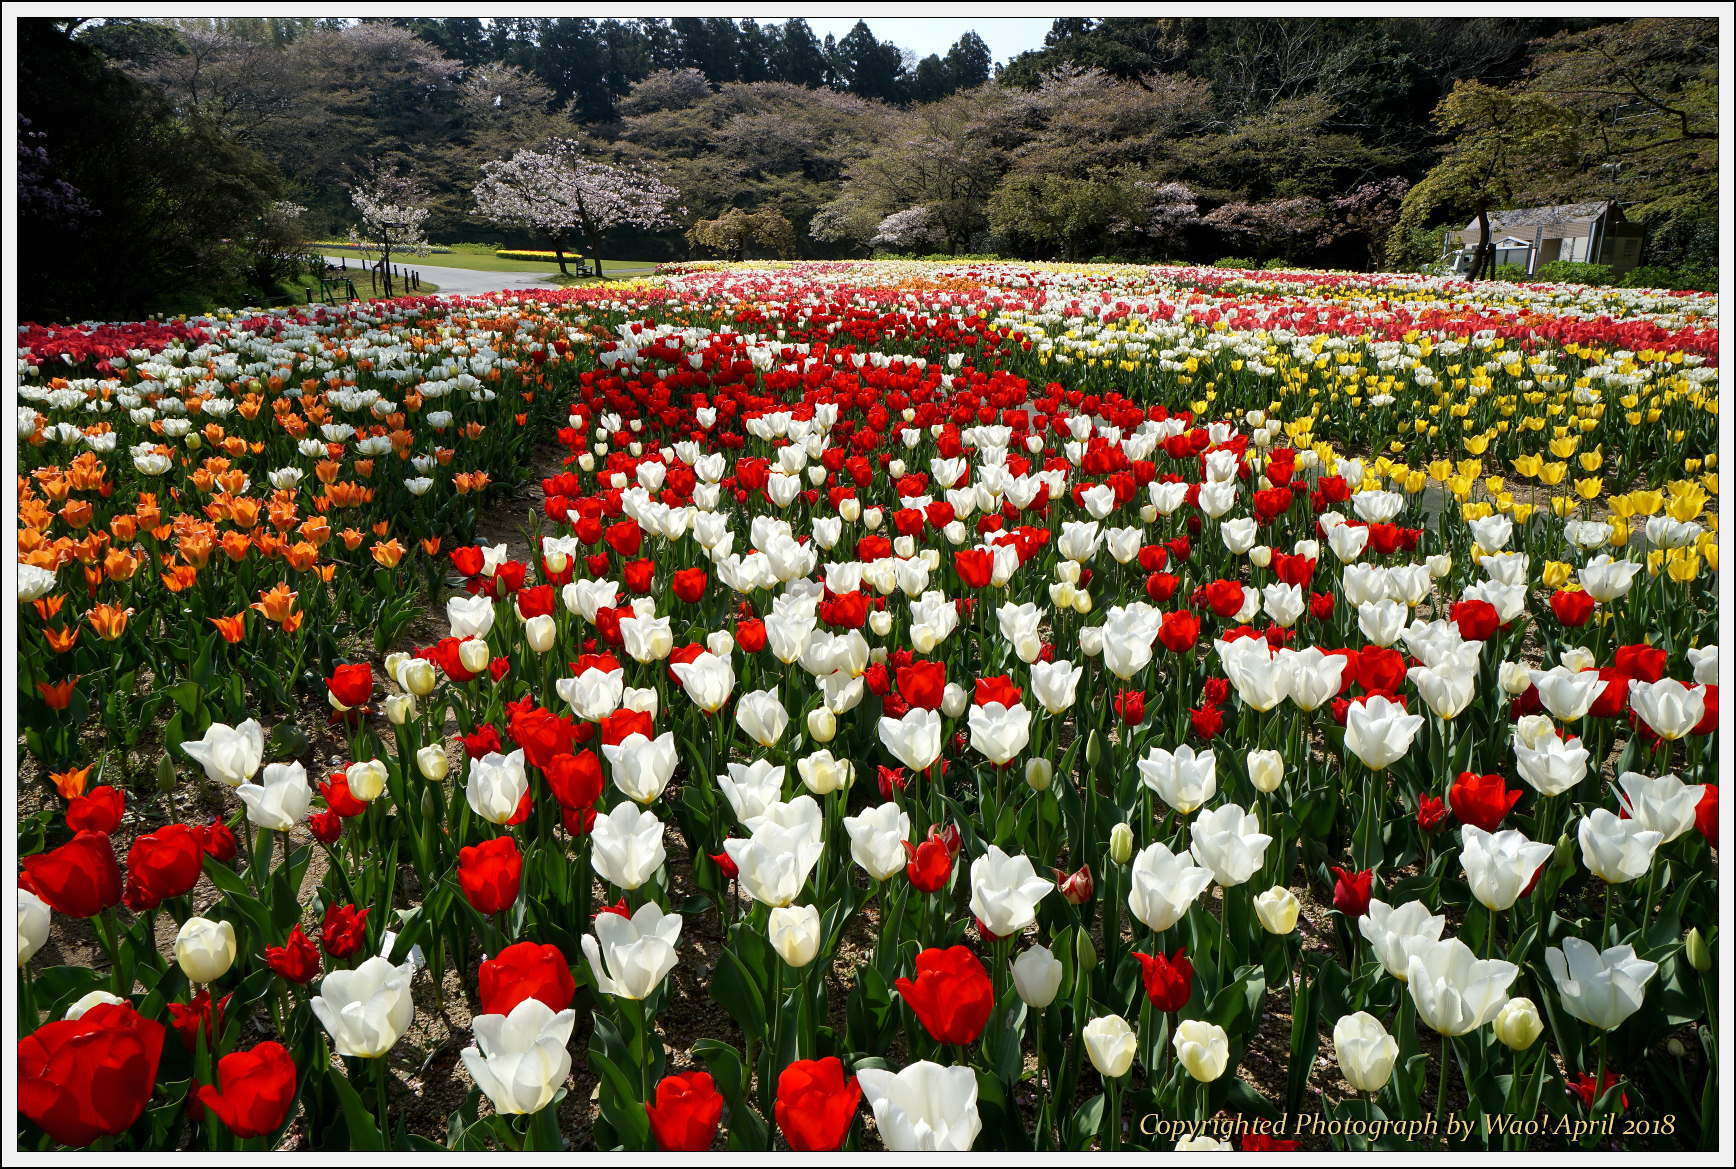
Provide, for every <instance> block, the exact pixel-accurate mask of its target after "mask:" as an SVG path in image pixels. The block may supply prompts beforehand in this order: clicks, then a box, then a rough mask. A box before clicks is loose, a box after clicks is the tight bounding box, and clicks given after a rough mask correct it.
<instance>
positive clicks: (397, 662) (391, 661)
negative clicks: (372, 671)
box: [385, 651, 410, 678]
mask: <svg viewBox="0 0 1736 1169" xmlns="http://www.w3.org/2000/svg"><path fill="white" fill-rule="evenodd" d="M408 661H410V655H409V654H407V653H404V652H402V651H399V652H398V653H390V654H387V655H386V662H385V666H386V677H388V678H396V677H397V676H398V671H399V670H401V669H403V668H404V663H405V662H408Z"/></svg>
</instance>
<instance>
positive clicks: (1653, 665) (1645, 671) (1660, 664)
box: [1613, 643, 1670, 682]
mask: <svg viewBox="0 0 1736 1169" xmlns="http://www.w3.org/2000/svg"><path fill="white" fill-rule="evenodd" d="M1613 664H1614V666H1615V668H1616V669H1618V670H1620V671H1621V672H1622V673H1624V674H1626V675H1627V676H1628V677H1630V678H1633V679H1635V680H1637V681H1640V682H1656V681H1658V680H1659V679H1661V678H1662V677H1663V676H1664V670H1665V669H1666V668H1667V667H1668V666H1669V664H1670V655H1669V654H1667V653H1665V652H1664V651H1663V650H1661V649H1659V648H1658V647H1657V646H1655V645H1645V644H1643V643H1642V644H1639V645H1624V646H1620V647H1618V648H1617V649H1616V651H1615V657H1614V659H1613Z"/></svg>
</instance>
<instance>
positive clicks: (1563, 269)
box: [1533, 260, 1615, 286]
mask: <svg viewBox="0 0 1736 1169" xmlns="http://www.w3.org/2000/svg"><path fill="white" fill-rule="evenodd" d="M1533 279H1535V280H1539V281H1546V282H1548V283H1551V284H1592V285H1598V286H1605V285H1610V284H1614V283H1615V269H1614V268H1611V267H1610V266H1609V265H1608V264H1582V263H1580V262H1579V261H1577V260H1551V261H1550V262H1549V263H1547V264H1543V265H1540V266H1539V267H1538V269H1537V273H1536V275H1535V276H1534V277H1533Z"/></svg>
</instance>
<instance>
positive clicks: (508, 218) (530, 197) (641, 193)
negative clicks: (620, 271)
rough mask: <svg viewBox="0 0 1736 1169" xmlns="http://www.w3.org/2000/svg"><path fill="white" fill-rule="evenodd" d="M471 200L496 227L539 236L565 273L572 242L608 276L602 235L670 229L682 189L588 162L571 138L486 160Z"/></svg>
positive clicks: (634, 172) (623, 168) (625, 169)
mask: <svg viewBox="0 0 1736 1169" xmlns="http://www.w3.org/2000/svg"><path fill="white" fill-rule="evenodd" d="M472 195H473V196H474V198H475V201H476V212H477V214H478V215H481V216H482V217H483V218H485V219H487V220H489V221H490V222H493V223H498V224H501V225H502V226H506V227H517V228H522V229H525V230H528V231H533V232H536V233H538V234H540V235H542V236H544V237H546V238H547V239H548V240H549V242H550V244H551V245H552V246H553V248H554V252H555V259H556V260H557V261H558V262H559V263H560V267H561V272H562V273H563V274H565V273H566V271H567V260H566V253H567V252H568V251H569V250H571V248H572V245H573V243H574V242H580V243H582V244H583V245H584V246H585V248H586V249H587V250H588V251H589V252H590V253H591V263H592V265H593V268H592V270H593V271H594V272H595V274H596V275H598V276H601V275H602V274H603V236H604V234H605V233H606V232H608V231H609V230H610V229H612V228H616V227H637V228H640V229H642V230H646V231H654V230H656V229H657V228H661V227H668V226H669V225H671V224H672V223H673V222H674V216H675V215H676V214H679V213H680V211H681V208H680V207H679V206H678V203H677V199H678V196H677V192H676V191H675V188H673V187H671V186H669V185H668V184H667V183H665V182H663V180H661V179H659V178H657V177H656V176H654V175H650V174H647V173H644V172H642V171H638V170H635V169H633V168H631V167H627V166H620V165H616V164H613V163H608V162H601V161H598V160H597V159H595V158H591V157H588V156H587V155H586V152H585V148H584V146H583V145H582V144H581V143H579V142H576V141H574V140H573V139H571V138H556V139H551V140H550V141H549V142H547V143H545V144H544V145H543V146H541V147H539V148H535V149H525V150H520V151H518V152H517V153H516V154H514V155H513V156H512V157H511V158H503V159H496V160H495V161H493V162H489V163H484V164H483V167H482V179H481V181H480V182H478V183H477V184H476V187H475V189H474V191H473V192H472Z"/></svg>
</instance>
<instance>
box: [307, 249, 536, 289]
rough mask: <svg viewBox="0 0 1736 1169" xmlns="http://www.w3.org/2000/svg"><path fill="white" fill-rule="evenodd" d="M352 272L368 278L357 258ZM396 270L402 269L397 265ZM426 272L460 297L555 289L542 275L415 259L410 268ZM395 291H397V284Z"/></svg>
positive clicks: (428, 277)
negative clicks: (484, 293)
mask: <svg viewBox="0 0 1736 1169" xmlns="http://www.w3.org/2000/svg"><path fill="white" fill-rule="evenodd" d="M325 259H326V263H328V264H338V263H342V262H343V260H342V259H340V258H339V257H337V256H327V257H326V258H325ZM348 261H349V266H350V269H351V270H352V271H355V270H357V269H363V271H360V272H358V273H357V276H356V277H352V279H358V278H359V279H366V278H367V274H366V271H365V265H363V263H362V262H361V261H360V260H359V259H357V258H356V257H355V256H350V257H348ZM392 266H393V267H394V268H396V267H401V266H403V265H401V264H400V263H397V262H394V263H393V265H392ZM408 266H409V267H411V268H414V269H416V270H417V271H418V272H421V273H422V279H424V280H427V281H430V282H432V283H434V284H436V285H438V286H439V288H440V291H441V293H442V294H444V293H448V292H451V293H457V294H458V295H460V296H470V295H475V294H476V293H479V292H503V291H507V290H510V289H520V288H553V287H554V285H552V284H550V283H548V281H547V280H545V279H544V278H543V275H542V274H541V273H539V272H478V271H476V270H474V269H471V268H441V267H437V266H436V265H433V264H421V263H417V262H416V259H415V258H414V257H412V258H411V261H410V263H409V265H408ZM393 290H394V291H396V281H394V286H393Z"/></svg>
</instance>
